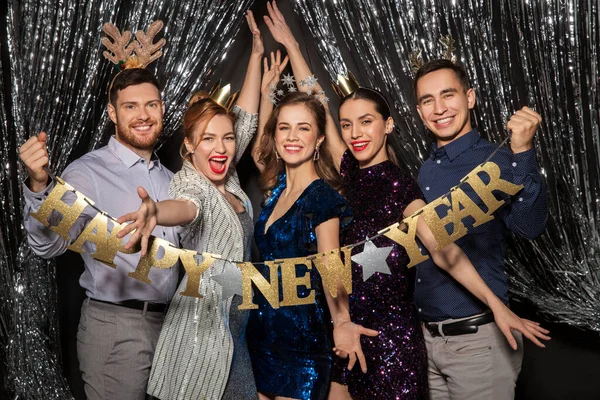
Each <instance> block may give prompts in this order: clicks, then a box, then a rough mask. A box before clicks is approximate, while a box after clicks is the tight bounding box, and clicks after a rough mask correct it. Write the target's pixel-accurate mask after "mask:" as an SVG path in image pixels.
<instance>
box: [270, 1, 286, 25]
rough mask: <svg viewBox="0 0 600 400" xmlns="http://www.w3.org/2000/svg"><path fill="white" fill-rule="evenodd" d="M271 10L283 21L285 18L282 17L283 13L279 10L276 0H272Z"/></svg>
mask: <svg viewBox="0 0 600 400" xmlns="http://www.w3.org/2000/svg"><path fill="white" fill-rule="evenodd" d="M273 11H274V12H275V15H276V16H277V18H279V19H280V20H281V22H283V23H285V18H283V14H282V13H281V11H279V7H277V2H276V1H275V0H273Z"/></svg>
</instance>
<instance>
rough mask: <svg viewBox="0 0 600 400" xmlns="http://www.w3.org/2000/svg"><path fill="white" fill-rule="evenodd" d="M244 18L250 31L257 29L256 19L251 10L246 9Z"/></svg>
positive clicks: (253, 31)
mask: <svg viewBox="0 0 600 400" xmlns="http://www.w3.org/2000/svg"><path fill="white" fill-rule="evenodd" d="M246 20H247V21H248V27H250V31H251V32H252V33H255V32H256V31H258V26H257V25H256V20H255V19H254V14H253V13H252V11H250V10H248V12H247V13H246Z"/></svg>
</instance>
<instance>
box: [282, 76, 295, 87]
mask: <svg viewBox="0 0 600 400" xmlns="http://www.w3.org/2000/svg"><path fill="white" fill-rule="evenodd" d="M281 81H282V82H283V84H284V85H287V86H294V75H292V74H287V75H284V76H283V78H282V79H281Z"/></svg>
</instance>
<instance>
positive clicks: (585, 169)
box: [295, 0, 600, 331]
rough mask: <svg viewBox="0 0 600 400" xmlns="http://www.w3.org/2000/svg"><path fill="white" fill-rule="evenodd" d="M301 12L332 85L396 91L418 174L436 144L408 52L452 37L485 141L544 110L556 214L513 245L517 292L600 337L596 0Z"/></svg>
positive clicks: (378, 4)
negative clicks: (346, 77)
mask: <svg viewBox="0 0 600 400" xmlns="http://www.w3.org/2000/svg"><path fill="white" fill-rule="evenodd" d="M295 6H296V11H297V13H298V14H299V15H302V17H303V18H304V20H305V22H306V24H307V25H308V28H309V30H310V32H311V34H312V36H313V38H314V40H315V44H316V46H317V48H318V50H319V52H320V56H321V58H322V61H323V63H324V64H325V67H326V68H327V69H328V72H329V74H330V75H331V77H332V78H334V77H335V76H337V74H338V73H340V72H345V71H346V68H347V67H346V65H353V66H355V67H356V70H354V71H353V72H354V74H355V75H356V76H357V78H358V79H359V81H360V82H361V84H362V85H364V86H370V87H374V88H378V89H380V90H382V91H383V92H385V93H387V94H388V96H389V97H390V100H392V102H393V105H394V108H395V115H394V117H395V120H396V124H397V126H398V128H399V129H398V135H397V137H396V139H397V140H396V144H397V145H398V144H399V146H397V148H398V154H399V156H400V159H401V162H402V163H403V164H404V166H405V167H406V168H407V169H408V170H409V171H411V172H412V173H414V174H415V175H416V171H418V168H419V167H420V165H421V164H422V162H423V161H424V159H425V158H426V157H427V156H428V153H429V152H428V148H429V140H428V139H427V135H426V133H425V128H424V127H423V124H422V123H421V122H420V119H419V117H418V114H417V113H416V110H415V105H416V101H415V98H414V94H413V89H412V84H413V80H412V72H411V70H410V65H409V55H410V53H411V52H412V51H415V50H420V51H421V52H422V55H423V58H424V59H425V60H429V59H433V58H440V57H441V55H442V53H443V47H442V46H441V44H440V43H439V39H440V38H441V37H442V36H445V35H446V34H452V36H453V37H454V39H455V41H456V42H455V47H456V48H457V54H458V56H459V59H460V60H461V61H462V63H463V64H464V65H465V66H466V67H467V70H468V73H469V76H470V79H471V84H472V85H473V87H474V88H475V90H476V93H477V96H478V97H477V106H476V110H475V120H476V122H475V124H476V126H477V127H478V129H479V130H480V132H481V133H482V134H483V135H484V136H485V137H487V138H489V139H490V140H492V141H495V142H501V141H502V140H503V139H504V138H505V137H506V135H507V132H506V129H505V125H506V122H507V121H508V118H509V116H510V114H511V113H512V112H514V111H516V110H517V109H520V108H521V107H522V106H524V105H528V106H530V107H532V108H534V109H535V110H537V111H538V112H539V113H540V114H541V115H542V117H543V118H544V122H543V124H542V127H541V129H540V130H539V131H538V134H537V139H536V152H537V156H538V162H539V165H540V168H541V170H542V173H543V175H544V176H545V177H546V182H547V186H548V195H549V200H550V210H549V213H550V218H549V221H548V227H547V230H546V233H545V234H544V235H543V236H542V237H541V238H539V239H538V240H535V241H532V242H529V241H526V240H521V239H518V238H512V239H511V240H510V241H509V249H508V255H507V273H508V275H509V279H510V283H511V293H512V295H513V299H516V300H520V301H527V302H530V303H532V304H534V305H535V306H536V307H537V309H538V310H540V311H541V312H543V313H545V314H546V315H548V316H549V317H550V318H551V319H553V320H555V321H557V322H563V323H567V324H570V325H573V326H579V327H583V328H587V329H591V330H595V331H600V233H599V231H598V229H599V223H600V131H599V120H600V114H599V113H600V108H599V107H600V96H599V95H598V84H599V80H598V79H599V78H598V57H599V53H600V31H599V28H598V24H599V22H600V14H599V12H598V2H596V1H586V0H545V1H527V0H503V1H502V0H468V1H464V2H463V1H461V2H457V1H449V0H446V1H444V0H426V1H412V0H396V1H382V0H336V1H333V2H331V1H325V0H319V1H309V0H296V4H295ZM342 55H346V57H345V58H344V57H342ZM344 61H345V62H344ZM398 139H399V140H398Z"/></svg>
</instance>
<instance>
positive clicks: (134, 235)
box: [119, 229, 142, 250]
mask: <svg viewBox="0 0 600 400" xmlns="http://www.w3.org/2000/svg"><path fill="white" fill-rule="evenodd" d="M119 233H121V232H119ZM141 236H142V233H141V232H140V231H139V230H138V229H136V230H135V232H133V233H132V234H131V236H130V237H129V241H128V242H127V244H126V245H125V248H126V249H127V250H129V249H130V248H132V247H133V246H134V245H135V244H136V243H137V242H138V241H139V240H140V237H141Z"/></svg>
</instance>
